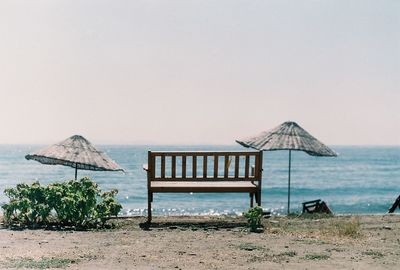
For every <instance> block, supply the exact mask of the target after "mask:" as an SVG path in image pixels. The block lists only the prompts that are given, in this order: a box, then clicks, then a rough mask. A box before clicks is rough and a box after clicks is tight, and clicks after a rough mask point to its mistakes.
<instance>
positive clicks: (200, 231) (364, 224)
mask: <svg viewBox="0 0 400 270" xmlns="http://www.w3.org/2000/svg"><path fill="white" fill-rule="evenodd" d="M144 221H145V219H144V218H141V217H140V218H131V219H123V220H115V221H112V222H113V223H114V224H115V225H116V228H114V229H110V230H98V231H69V230H45V229H36V230H32V229H24V230H11V229H9V228H5V227H4V226H0V227H1V229H0V268H1V269H13V268H19V269H21V268H22V269H35V268H36V269H46V268H66V269H400V215H378V216H357V217H355V216H339V217H333V218H326V217H318V218H301V217H291V218H287V217H272V218H268V219H264V220H263V225H264V231H263V232H261V233H250V232H249V231H248V230H247V227H246V221H245V220H244V219H243V218H242V217H237V218H232V217H158V218H157V217H156V218H154V223H153V225H152V226H151V227H149V228H146V227H143V226H141V225H143V222H144Z"/></svg>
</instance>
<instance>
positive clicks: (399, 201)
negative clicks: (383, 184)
mask: <svg viewBox="0 0 400 270" xmlns="http://www.w3.org/2000/svg"><path fill="white" fill-rule="evenodd" d="M397 207H398V208H400V195H399V197H397V199H396V200H395V201H394V203H393V205H392V207H390V208H389V213H394V210H396V208H397Z"/></svg>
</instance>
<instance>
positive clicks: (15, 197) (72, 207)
mask: <svg viewBox="0 0 400 270" xmlns="http://www.w3.org/2000/svg"><path fill="white" fill-rule="evenodd" d="M4 193H5V194H6V195H7V197H9V199H10V202H9V203H7V204H4V205H3V206H2V208H3V209H4V217H5V221H6V222H7V223H9V224H23V225H48V224H50V223H51V221H53V220H54V221H55V222H56V223H57V224H60V225H67V226H75V227H78V228H88V227H95V226H102V225H104V223H105V221H106V220H107V218H108V217H110V216H116V215H118V213H119V211H120V210H121V209H122V206H121V204H120V203H119V202H118V201H117V200H116V199H115V195H116V194H117V193H118V191H117V190H112V191H109V192H103V193H102V192H101V190H100V189H99V188H98V185H97V184H96V183H95V182H94V181H92V180H91V179H90V178H87V177H84V178H82V179H80V180H70V181H65V182H62V183H54V184H50V185H48V186H41V185H40V183H39V182H35V183H33V184H31V185H28V184H18V185H17V186H16V187H15V188H9V189H6V190H5V191H4Z"/></svg>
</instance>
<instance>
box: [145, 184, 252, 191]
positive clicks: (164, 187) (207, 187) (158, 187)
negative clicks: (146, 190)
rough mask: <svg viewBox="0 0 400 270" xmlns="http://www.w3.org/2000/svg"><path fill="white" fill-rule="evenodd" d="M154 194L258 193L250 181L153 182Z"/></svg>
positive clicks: (151, 185)
mask: <svg viewBox="0 0 400 270" xmlns="http://www.w3.org/2000/svg"><path fill="white" fill-rule="evenodd" d="M150 189H151V191H153V192H257V190H258V187H257V185H255V184H253V183H252V182H250V181H213V182H211V181H209V182H208V181H192V182H183V181H151V184H150Z"/></svg>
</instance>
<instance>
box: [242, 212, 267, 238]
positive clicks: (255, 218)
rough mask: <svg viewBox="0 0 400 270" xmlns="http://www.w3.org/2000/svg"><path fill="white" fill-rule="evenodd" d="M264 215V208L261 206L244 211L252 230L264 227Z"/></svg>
mask: <svg viewBox="0 0 400 270" xmlns="http://www.w3.org/2000/svg"><path fill="white" fill-rule="evenodd" d="M262 215H263V209H262V208H261V207H259V206H256V207H253V208H250V209H249V210H248V211H247V212H245V213H243V216H244V217H245V218H247V222H248V223H249V227H250V231H252V232H256V231H257V229H258V228H260V227H262V225H261V218H262Z"/></svg>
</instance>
